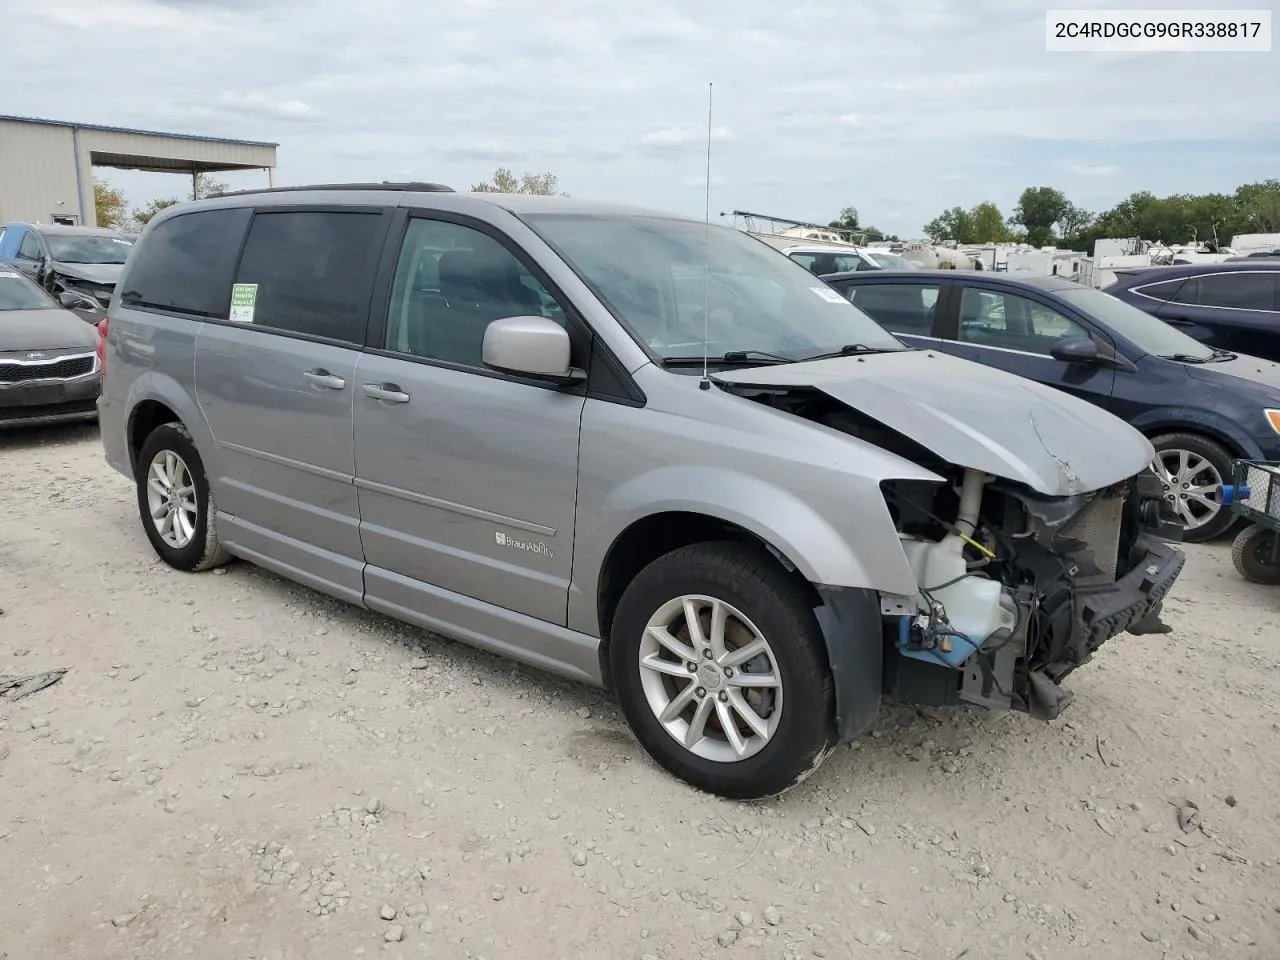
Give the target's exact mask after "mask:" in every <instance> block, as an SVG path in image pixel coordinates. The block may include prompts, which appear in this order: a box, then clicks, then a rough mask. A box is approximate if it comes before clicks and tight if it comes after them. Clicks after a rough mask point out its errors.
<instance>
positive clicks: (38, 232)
mask: <svg viewBox="0 0 1280 960" xmlns="http://www.w3.org/2000/svg"><path fill="white" fill-rule="evenodd" d="M132 249H133V241H132V240H130V239H128V238H127V237H122V236H120V234H118V233H115V232H113V231H111V230H104V229H102V228H99V227H68V226H63V225H61V224H47V223H6V224H5V225H4V228H3V229H0V263H7V265H8V266H9V267H12V268H15V269H17V270H20V271H21V272H22V273H24V274H26V276H28V277H30V278H31V279H32V280H34V281H35V282H36V283H38V284H40V286H42V287H44V288H45V289H46V290H47V291H49V293H51V294H53V295H54V296H58V295H59V294H62V293H64V292H71V293H75V294H78V295H79V296H80V297H82V298H91V300H92V303H93V304H94V305H93V306H90V305H89V304H90V301H89V300H88V299H86V300H85V301H84V302H83V303H82V304H81V305H80V306H77V307H74V308H72V309H74V310H75V312H76V313H77V314H78V315H79V316H80V317H81V318H82V319H84V320H88V321H90V322H91V323H97V322H98V321H99V320H101V319H102V317H103V315H104V314H105V313H106V308H107V304H108V303H109V302H110V300H111V294H112V292H113V291H114V290H115V287H116V281H117V280H119V279H120V272H121V271H122V270H123V269H124V263H125V260H127V259H128V257H129V251H130V250H132Z"/></svg>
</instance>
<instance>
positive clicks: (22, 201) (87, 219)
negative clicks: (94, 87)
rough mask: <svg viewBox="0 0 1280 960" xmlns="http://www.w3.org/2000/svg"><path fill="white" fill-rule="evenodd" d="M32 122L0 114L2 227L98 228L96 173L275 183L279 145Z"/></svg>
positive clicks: (41, 121) (65, 123)
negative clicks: (108, 170) (233, 176)
mask: <svg viewBox="0 0 1280 960" xmlns="http://www.w3.org/2000/svg"><path fill="white" fill-rule="evenodd" d="M277 146H279V144H275V143H262V142H259V141H255V140H223V139H218V138H214V137H195V136H189V135H187V134H180V133H156V132H153V131H150V130H129V129H126V128H123V127H103V126H97V125H95V124H89V123H68V122H66V121H62V120H42V119H38V118H35V117H8V116H0V223H3V222H5V221H6V220H9V221H13V220H18V221H27V222H42V223H65V224H71V225H79V226H86V227H92V226H97V217H96V216H95V214H94V203H93V168H94V167H114V168H117V169H124V170H151V171H157V172H160V173H178V174H185V175H187V176H189V177H191V178H192V179H193V180H194V178H195V175H196V174H199V173H223V172H226V171H230V170H264V171H266V174H267V183H268V185H271V184H272V183H274V179H275V168H276V147H277Z"/></svg>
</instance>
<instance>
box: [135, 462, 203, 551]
mask: <svg viewBox="0 0 1280 960" xmlns="http://www.w3.org/2000/svg"><path fill="white" fill-rule="evenodd" d="M147 507H148V509H149V511H150V513H151V522H152V524H154V525H155V528H156V533H158V534H160V538H161V539H162V540H164V542H165V543H167V544H168V545H169V546H171V547H174V548H176V549H178V550H181V549H182V548H183V547H185V546H186V545H187V544H189V543H190V542H191V539H192V538H193V537H194V536H195V533H196V488H195V484H194V483H193V482H192V480H191V471H190V469H188V467H187V464H186V461H184V460H183V459H182V457H180V456H178V454H176V453H174V452H173V451H172V450H161V451H160V452H159V453H157V454H156V455H155V456H154V457H153V458H152V460H151V465H150V466H149V467H148V468H147Z"/></svg>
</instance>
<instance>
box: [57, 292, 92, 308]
mask: <svg viewBox="0 0 1280 960" xmlns="http://www.w3.org/2000/svg"><path fill="white" fill-rule="evenodd" d="M58 302H59V303H60V304H62V305H63V306H64V307H66V308H67V309H68V310H101V309H102V304H100V303H98V301H97V300H95V299H93V297H90V296H87V295H86V294H83V293H76V292H75V291H74V290H63V291H62V292H61V293H60V294H58Z"/></svg>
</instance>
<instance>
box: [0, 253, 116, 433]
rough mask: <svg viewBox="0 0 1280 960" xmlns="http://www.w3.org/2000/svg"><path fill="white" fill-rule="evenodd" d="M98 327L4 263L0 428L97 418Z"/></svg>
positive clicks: (0, 296)
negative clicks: (65, 307)
mask: <svg viewBox="0 0 1280 960" xmlns="http://www.w3.org/2000/svg"><path fill="white" fill-rule="evenodd" d="M97 349H98V335H97V331H95V330H94V329H93V327H91V326H89V325H88V324H87V323H84V322H82V321H81V320H80V319H79V318H78V317H76V315H75V314H73V313H72V312H71V311H69V310H66V309H64V308H63V307H61V306H59V305H58V304H57V303H56V302H55V301H54V299H53V298H52V297H50V296H49V294H48V293H47V292H45V291H44V290H41V289H40V288H39V287H38V286H36V285H35V284H34V283H33V282H32V281H30V280H28V279H27V278H26V277H25V276H23V275H22V274H20V273H19V272H18V271H16V270H11V269H8V268H6V267H5V266H4V265H3V264H0V429H3V428H6V427H19V426H30V425H33V424H45V423H63V422H69V421H76V420H96V419H97V417H98V393H99V390H100V387H101V377H100V376H99V363H98V356H97Z"/></svg>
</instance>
